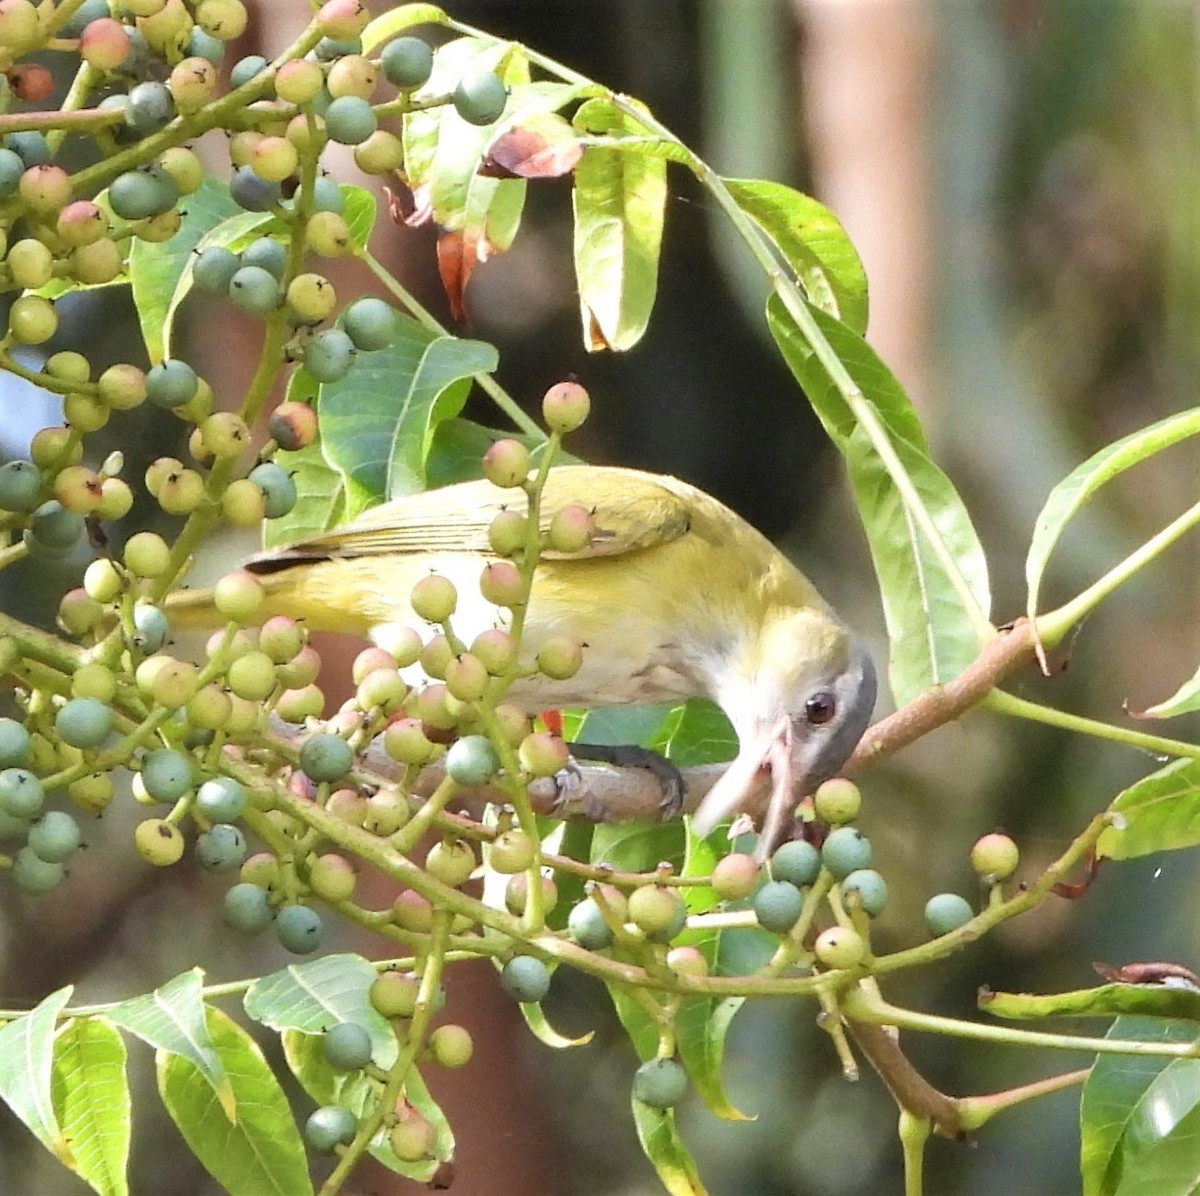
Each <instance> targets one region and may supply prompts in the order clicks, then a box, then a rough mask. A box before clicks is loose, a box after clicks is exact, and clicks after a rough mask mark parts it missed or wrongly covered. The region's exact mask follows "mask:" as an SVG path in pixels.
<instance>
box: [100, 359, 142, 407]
mask: <svg viewBox="0 0 1200 1196" xmlns="http://www.w3.org/2000/svg"><path fill="white" fill-rule="evenodd" d="M96 389H97V392H98V394H99V396H100V399H101V400H102V401H103V402H104V403H107V404H108V406H110V407H111V408H112V409H113V410H114V411H130V410H132V409H133V408H134V407H138V406H140V405H141V404H142V403H143V402H144V401H145V398H146V375H145V374H144V373H143V372H142V371H141V370H139V369H138V368H137V366H135V365H126V364H124V363H119V364H117V365H110V366H109V367H108V369H106V370H105V371H104V373H102V374H101V375H100V377H99V379H97V382H96Z"/></svg>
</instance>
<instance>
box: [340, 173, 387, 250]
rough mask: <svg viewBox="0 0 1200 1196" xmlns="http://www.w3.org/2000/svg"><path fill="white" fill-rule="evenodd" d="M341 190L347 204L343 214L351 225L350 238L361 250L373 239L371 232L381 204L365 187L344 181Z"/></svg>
mask: <svg viewBox="0 0 1200 1196" xmlns="http://www.w3.org/2000/svg"><path fill="white" fill-rule="evenodd" d="M339 190H340V191H341V193H342V199H343V201H344V202H345V205H346V207H345V211H344V212H343V213H342V215H343V216H344V217H345V220H346V224H347V225H348V226H349V229H350V239H351V240H352V241H353V242H354V245H355V248H357V249H358V250H360V251H361V250H364V249H366V247H367V242H368V241H369V240H370V239H371V232H372V230H373V229H374V228H375V218H376V216H377V215H378V209H379V204H378V203H377V202H376V200H375V196H374V195H372V194H371V192H370V191H368V190H367V189H366V188H365V187H353V186H350V185H349V184H345V183H343V184H342V186H341V187H340V188H339Z"/></svg>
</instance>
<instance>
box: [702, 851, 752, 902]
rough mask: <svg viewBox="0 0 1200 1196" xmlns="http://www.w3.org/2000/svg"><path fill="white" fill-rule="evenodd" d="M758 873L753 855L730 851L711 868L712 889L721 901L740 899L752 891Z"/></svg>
mask: <svg viewBox="0 0 1200 1196" xmlns="http://www.w3.org/2000/svg"><path fill="white" fill-rule="evenodd" d="M758 875H759V868H758V861H757V860H755V858H754V857H753V856H751V855H746V854H745V853H743V852H736V851H735V852H731V853H730V854H729V855H727V856H724V857H723V858H722V859H720V860H718V861H717V864H716V866H715V867H714V868H713V871H712V886H713V891H714V892H715V893H716V895H717V896H718V897H720V898H721V900H722V901H740V900H742V899H743V898H745V897H749V896H750V894H751V893H753V892H754V887H755V885H757V884H758Z"/></svg>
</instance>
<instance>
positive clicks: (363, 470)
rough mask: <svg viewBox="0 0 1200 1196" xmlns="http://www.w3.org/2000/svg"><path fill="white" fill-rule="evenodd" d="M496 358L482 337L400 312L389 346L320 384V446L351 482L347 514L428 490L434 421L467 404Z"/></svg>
mask: <svg viewBox="0 0 1200 1196" xmlns="http://www.w3.org/2000/svg"><path fill="white" fill-rule="evenodd" d="M497 362H498V355H497V353H496V350H495V349H494V348H493V347H492V346H491V345H489V344H486V343H485V342H483V341H473V340H460V339H459V338H457V337H453V336H446V335H443V334H439V333H435V332H430V331H429V330H428V329H425V328H423V327H422V326H421V325H420V324H418V323H417V322H416V321H415V320H408V319H403V318H402V319H401V320H400V321H399V333H398V335H397V337H396V341H395V343H394V344H393V345H392V346H391V347H390V348H387V349H380V350H378V351H376V352H373V353H364V354H361V355H360V356H359V359H358V360H357V361H356V362H355V365H354V369H353V370H351V371H350V373H349V374H348V375H347V376H346V377H345V378H344V379H341V380H339V381H337V382H330V383H326V384H324V385H323V386H322V387H321V392H320V393H321V397H320V401H319V403H318V408H317V411H318V415H319V417H320V425H321V444H322V446H323V450H324V454H325V459H326V460H327V461H329V462H330V464H332V465H333V466H334V467H335V468H336V469H337V470H338V471H339V472H340V473H341V474H342V475H343V476H344V477H345V479H346V481H347V487H348V490H347V497H348V498H349V500H350V501H349V503H348V509H347V514H349V515H351V516H353V515H356V514H358V513H359V511H361V510H362V509H363V508H364V507H366V506H369V505H370V503H371V502H372V501H374V502H379V501H382V500H383V499H386V498H396V497H398V496H400V495H404V494H412V493H413V492H415V491H418V490H423V489H425V460H426V457H427V455H428V453H429V448H430V445H431V444H432V441H433V433H434V431H435V430H436V428H437V425H438V424H439V423H440V422H441V421H442V420H444V419H449V418H451V417H452V416H455V415H457V414H458V413H459V412H460V411H461V410H462V407H463V404H464V403H465V402H466V399H467V392H468V391H469V389H470V385H471V377H472V376H473V375H474V374H480V373H490V372H491V371H492V370H494V369H495V368H496V365H497Z"/></svg>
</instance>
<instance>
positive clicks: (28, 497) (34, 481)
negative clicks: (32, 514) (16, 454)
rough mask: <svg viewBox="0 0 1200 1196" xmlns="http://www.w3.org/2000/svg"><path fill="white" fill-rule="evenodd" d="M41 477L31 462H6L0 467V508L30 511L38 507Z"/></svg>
mask: <svg viewBox="0 0 1200 1196" xmlns="http://www.w3.org/2000/svg"><path fill="white" fill-rule="evenodd" d="M41 490H42V476H41V473H40V472H39V471H38V467H37V466H36V465H34V463H33V462H32V461H7V462H5V464H4V465H0V508H3V509H4V510H6V511H32V510H33V509H34V507H36V506H37V505H38V498H39V497H40V495H41Z"/></svg>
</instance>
